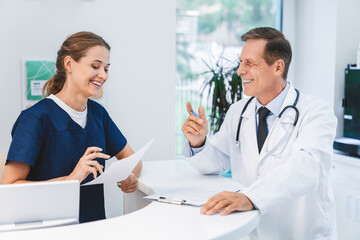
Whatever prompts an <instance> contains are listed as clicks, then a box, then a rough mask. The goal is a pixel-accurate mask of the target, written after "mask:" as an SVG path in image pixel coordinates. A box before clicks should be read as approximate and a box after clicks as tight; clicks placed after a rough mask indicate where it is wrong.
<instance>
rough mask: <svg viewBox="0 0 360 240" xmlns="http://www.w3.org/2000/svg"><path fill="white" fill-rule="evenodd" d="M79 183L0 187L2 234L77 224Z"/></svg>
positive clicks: (67, 182) (65, 182)
mask: <svg viewBox="0 0 360 240" xmlns="http://www.w3.org/2000/svg"><path fill="white" fill-rule="evenodd" d="M79 201H80V184H79V182H78V181H57V182H39V183H24V184H7V185H0V213H1V214H0V231H12V230H18V229H27V228H39V227H49V226H58V225H66V224H72V223H78V221H79Z"/></svg>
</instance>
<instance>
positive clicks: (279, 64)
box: [275, 59, 285, 76]
mask: <svg viewBox="0 0 360 240" xmlns="http://www.w3.org/2000/svg"><path fill="white" fill-rule="evenodd" d="M284 68H285V62H284V60H282V59H279V60H277V61H276V62H275V75H277V76H282V74H283V72H284Z"/></svg>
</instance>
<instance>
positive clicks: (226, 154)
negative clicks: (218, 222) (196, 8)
mask: <svg viewBox="0 0 360 240" xmlns="http://www.w3.org/2000/svg"><path fill="white" fill-rule="evenodd" d="M242 40H243V41H245V44H244V46H243V49H242V52H241V55H240V67H239V69H238V71H237V73H238V74H239V75H240V76H241V78H242V81H243V88H244V93H245V94H246V95H247V96H253V97H254V98H253V99H252V100H249V99H243V100H240V101H238V102H237V103H235V104H233V105H232V106H231V107H230V109H229V111H228V112H227V114H226V117H225V120H224V122H223V124H222V126H221V128H220V130H219V132H217V133H216V134H215V135H214V136H212V137H210V138H206V136H207V133H208V122H207V119H206V117H205V113H204V108H203V107H200V108H199V110H198V111H199V116H200V117H197V116H196V115H194V114H193V113H191V111H192V110H193V109H192V107H191V104H190V103H189V102H187V109H188V112H189V114H190V116H189V117H188V119H187V120H186V122H185V123H184V124H183V127H182V131H183V133H184V135H185V137H186V138H187V140H188V144H187V145H186V146H185V148H184V155H185V156H186V157H187V158H188V161H189V162H190V163H191V164H192V165H193V166H194V167H195V168H197V169H198V170H199V171H200V172H201V173H203V174H219V173H225V172H227V171H228V170H229V168H230V167H231V170H232V178H233V179H234V180H236V181H238V182H240V183H242V184H244V185H245V186H246V188H245V189H243V190H242V191H241V192H239V193H234V192H226V191H224V192H221V193H219V194H217V195H215V196H213V197H212V198H210V199H209V200H208V202H207V203H206V204H205V205H204V206H203V207H202V208H201V210H200V212H201V213H202V214H206V215H212V214H215V213H219V214H220V215H227V214H229V213H231V212H234V211H248V210H252V209H258V210H259V212H260V214H261V220H260V223H259V225H258V227H257V229H256V231H254V232H253V233H252V237H254V238H258V239H266V240H267V239H276V240H281V239H285V240H288V239H299V240H304V239H305V240H307V239H309V240H310V239H311V240H313V239H337V231H336V222H335V221H336V219H335V203H334V197H333V193H332V187H331V184H330V179H329V172H330V168H331V162H332V158H333V148H332V146H333V141H334V137H335V130H336V118H335V116H334V113H333V111H332V110H331V109H330V107H329V106H328V105H327V104H326V103H325V102H323V101H322V100H320V99H318V98H315V97H312V96H310V95H307V94H304V93H298V92H297V91H296V90H295V88H294V87H293V86H292V85H291V84H290V83H289V82H287V81H286V79H287V73H288V69H289V65H290V62H291V56H292V52H291V46H290V43H289V42H288V41H287V40H286V39H285V38H284V35H283V34H282V33H281V32H279V31H278V30H276V29H273V28H267V27H265V28H255V29H252V30H250V31H249V32H247V33H246V34H244V35H243V36H242ZM314 54H315V53H314ZM318 90H319V91H321V89H318ZM246 103H248V104H247V106H246V107H245V105H246ZM287 106H291V107H287ZM244 108H245V110H244ZM285 108H286V109H285ZM284 109H285V110H284ZM283 110H284V112H283V113H281V112H282V111H283ZM240 117H241V118H242V119H241V124H240V130H239V133H238V134H239V135H238V137H237V131H238V128H239V120H240ZM236 139H238V140H239V141H238V144H236Z"/></svg>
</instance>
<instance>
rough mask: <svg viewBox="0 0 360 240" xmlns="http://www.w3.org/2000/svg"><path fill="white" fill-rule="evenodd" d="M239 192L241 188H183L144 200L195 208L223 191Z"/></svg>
mask: <svg viewBox="0 0 360 240" xmlns="http://www.w3.org/2000/svg"><path fill="white" fill-rule="evenodd" d="M224 190H226V191H231V192H239V191H240V189H239V188H227V189H211V188H208V189H206V188H201V189H199V188H182V189H174V190H169V191H166V192H162V193H157V194H152V195H149V196H146V197H144V198H143V199H144V200H148V201H158V202H164V203H171V204H178V205H191V206H195V207H201V206H203V205H204V204H205V203H206V202H207V201H208V200H209V198H211V197H212V196H214V195H216V194H218V193H220V192H221V191H224Z"/></svg>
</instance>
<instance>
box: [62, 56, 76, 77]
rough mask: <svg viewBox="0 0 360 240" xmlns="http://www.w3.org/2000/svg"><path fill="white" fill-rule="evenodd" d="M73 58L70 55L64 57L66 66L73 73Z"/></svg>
mask: <svg viewBox="0 0 360 240" xmlns="http://www.w3.org/2000/svg"><path fill="white" fill-rule="evenodd" d="M73 61H74V60H73V59H72V57H70V56H66V57H65V58H64V68H65V70H66V71H67V72H69V73H71V72H72V63H73Z"/></svg>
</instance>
